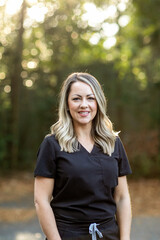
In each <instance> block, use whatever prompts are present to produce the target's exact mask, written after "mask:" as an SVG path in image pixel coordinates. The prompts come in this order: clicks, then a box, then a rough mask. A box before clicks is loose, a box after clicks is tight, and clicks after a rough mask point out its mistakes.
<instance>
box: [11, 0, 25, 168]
mask: <svg viewBox="0 0 160 240" xmlns="http://www.w3.org/2000/svg"><path fill="white" fill-rule="evenodd" d="M25 9H26V6H25V1H24V2H23V4H22V8H21V11H20V14H19V21H18V25H19V26H20V28H19V30H18V35H17V40H16V44H15V46H16V47H15V49H14V50H13V52H14V56H13V65H12V66H13V70H11V119H10V121H11V124H10V127H11V141H10V153H9V155H10V166H11V168H15V167H16V166H17V165H18V151H19V147H18V143H19V115H20V110H19V109H20V106H19V103H20V101H19V100H20V99H19V98H20V88H21V84H22V81H21V71H22V66H21V62H22V51H23V32H24V28H23V22H24V14H25Z"/></svg>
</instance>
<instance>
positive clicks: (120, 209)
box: [116, 195, 132, 240]
mask: <svg viewBox="0 0 160 240" xmlns="http://www.w3.org/2000/svg"><path fill="white" fill-rule="evenodd" d="M116 217H117V222H118V225H119V229H120V240H130V230H131V219H132V213H131V202H130V196H129V195H128V196H126V197H125V198H122V199H120V200H119V201H118V202H117V213H116Z"/></svg>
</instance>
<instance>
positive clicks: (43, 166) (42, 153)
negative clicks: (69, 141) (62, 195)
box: [34, 137, 56, 178]
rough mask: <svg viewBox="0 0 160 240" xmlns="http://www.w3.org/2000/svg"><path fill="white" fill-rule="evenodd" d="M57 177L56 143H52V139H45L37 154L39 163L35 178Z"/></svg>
mask: <svg viewBox="0 0 160 240" xmlns="http://www.w3.org/2000/svg"><path fill="white" fill-rule="evenodd" d="M55 175H56V161H55V149H54V142H53V141H51V138H50V137H45V138H44V140H43V142H42V143H41V145H40V147H39V150H38V153H37V163H36V167H35V171H34V176H35V177H36V176H42V177H47V178H55Z"/></svg>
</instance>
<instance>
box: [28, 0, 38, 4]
mask: <svg viewBox="0 0 160 240" xmlns="http://www.w3.org/2000/svg"><path fill="white" fill-rule="evenodd" d="M27 3H29V4H36V3H38V0H27Z"/></svg>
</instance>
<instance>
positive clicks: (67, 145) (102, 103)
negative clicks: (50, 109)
mask: <svg viewBox="0 0 160 240" xmlns="http://www.w3.org/2000/svg"><path fill="white" fill-rule="evenodd" d="M77 81H81V82H84V83H86V84H88V85H89V86H90V87H91V89H92V91H93V93H94V95H95V98H96V101H97V106H98V107H97V114H96V116H95V118H94V119H93V122H92V130H91V135H92V137H93V139H94V142H95V143H96V144H97V145H99V146H100V147H101V148H102V150H103V152H104V153H106V154H108V155H111V154H112V152H113V151H114V144H115V139H116V136H117V135H118V133H117V132H115V131H114V130H113V126H112V122H111V121H110V119H109V118H108V116H107V115H106V107H107V103H106V98H105V96H104V93H103V90H102V88H101V85H100V84H99V82H98V81H97V79H96V78H95V77H93V76H92V75H90V74H88V73H81V72H80V73H79V72H78V73H72V74H71V75H69V76H68V78H67V79H66V80H65V81H64V83H63V85H62V89H61V92H60V102H59V112H58V116H59V119H58V121H57V122H56V123H55V124H53V125H52V126H51V134H55V137H56V139H57V140H58V142H59V144H60V147H61V150H62V151H66V152H69V153H71V152H75V151H77V150H78V140H77V137H76V135H75V131H74V127H73V122H72V118H71V115H70V113H69V111H68V96H69V93H70V89H71V85H72V84H73V83H75V82H77Z"/></svg>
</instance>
